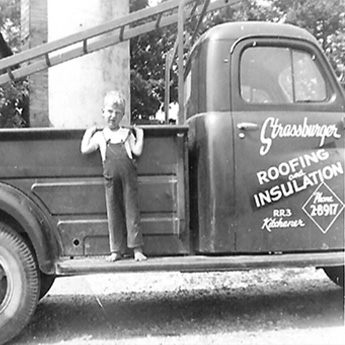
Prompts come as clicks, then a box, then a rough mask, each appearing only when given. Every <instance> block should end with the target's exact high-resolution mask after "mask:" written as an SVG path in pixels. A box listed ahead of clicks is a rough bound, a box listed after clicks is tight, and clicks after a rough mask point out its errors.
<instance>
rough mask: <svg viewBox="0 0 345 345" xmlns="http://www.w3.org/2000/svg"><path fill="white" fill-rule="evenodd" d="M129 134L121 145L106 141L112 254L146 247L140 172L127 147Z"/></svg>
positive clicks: (106, 171) (105, 165) (106, 170)
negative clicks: (141, 226)
mask: <svg viewBox="0 0 345 345" xmlns="http://www.w3.org/2000/svg"><path fill="white" fill-rule="evenodd" d="M103 135H104V133H103ZM129 135H130V132H129V133H128V136H127V138H126V139H125V141H123V142H121V143H118V144H112V143H111V142H110V140H106V144H107V146H106V153H105V161H104V163H103V175H104V178H105V196H106V204H107V214H108V227H109V242H110V251H111V253H114V252H117V253H124V252H125V251H126V248H127V247H128V248H135V247H140V246H142V245H143V237H142V233H141V231H140V228H139V222H140V213H139V207H138V178H137V169H136V166H135V165H134V162H133V160H132V159H130V158H129V157H128V154H127V151H126V148H125V142H126V140H128V138H129ZM104 138H105V137H104ZM126 239H127V241H126Z"/></svg>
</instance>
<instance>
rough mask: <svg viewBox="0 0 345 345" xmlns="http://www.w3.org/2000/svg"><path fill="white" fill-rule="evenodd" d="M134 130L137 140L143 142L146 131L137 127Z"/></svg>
mask: <svg viewBox="0 0 345 345" xmlns="http://www.w3.org/2000/svg"><path fill="white" fill-rule="evenodd" d="M133 130H134V131H135V136H136V138H137V140H141V139H142V138H143V137H144V130H143V129H142V128H139V127H137V126H136V125H134V126H133Z"/></svg>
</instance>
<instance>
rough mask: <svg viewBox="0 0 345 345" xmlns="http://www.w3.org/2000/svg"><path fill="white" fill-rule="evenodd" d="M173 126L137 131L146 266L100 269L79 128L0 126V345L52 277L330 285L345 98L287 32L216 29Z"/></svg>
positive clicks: (91, 183)
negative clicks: (306, 272)
mask: <svg viewBox="0 0 345 345" xmlns="http://www.w3.org/2000/svg"><path fill="white" fill-rule="evenodd" d="M184 77H185V79H184V80H185V83H184V103H183V105H182V106H183V107H182V109H184V110H183V111H184V116H185V117H186V119H187V120H186V122H185V124H181V125H177V126H173V125H162V126H159V125H157V126H143V128H144V132H145V147H144V152H143V154H142V156H141V157H140V158H139V159H138V160H137V164H138V173H139V203H140V210H141V225H142V229H143V233H144V241H145V246H144V250H145V253H146V254H147V255H148V260H147V261H146V262H140V263H136V262H134V261H133V260H132V259H124V260H122V261H120V262H116V263H109V262H107V261H106V260H105V255H107V254H108V253H109V243H108V231H107V218H106V213H105V197H104V186H103V178H102V167H101V160H100V156H99V154H98V153H95V154H92V155H90V156H85V155H82V154H81V153H80V141H81V138H82V135H83V131H82V130H60V129H51V128H47V129H37V128H36V129H34V128H32V129H15V130H9V129H2V130H0V156H1V160H0V180H1V182H0V343H1V344H2V343H4V342H6V341H8V340H9V339H11V338H13V337H14V336H15V335H16V334H18V333H19V332H20V330H21V329H23V327H25V325H26V324H27V323H28V322H29V320H30V318H31V316H32V314H33V313H34V311H35V308H36V305H37V303H38V301H39V299H40V298H42V297H43V296H44V295H45V294H46V293H47V292H48V290H49V288H50V287H51V285H52V284H53V282H54V279H55V278H56V277H59V276H65V275H78V274H91V273H99V272H102V273H104V272H112V273H116V272H143V271H166V270H176V271H182V272H183V271H188V272H191V271H215V270H241V269H255V268H265V267H282V268H283V267H306V266H315V267H320V268H324V270H325V272H326V274H327V275H328V276H329V277H330V278H331V279H332V280H333V281H334V282H335V283H337V284H339V285H341V286H343V284H344V201H345V199H344V169H345V167H344V163H345V134H344V133H345V112H344V109H345V95H344V91H343V90H342V88H341V86H340V85H339V83H338V81H337V78H336V76H335V74H334V73H333V71H332V69H331V67H330V65H329V63H328V62H327V61H326V59H325V56H324V54H323V53H322V51H321V50H320V48H319V46H318V43H317V41H316V39H315V38H314V37H312V35H310V34H309V33H308V32H306V31H305V30H302V29H300V28H297V27H294V26H290V25H282V24H269V23H257V22H246V23H226V24H222V25H219V26H216V27H214V28H212V29H210V30H209V31H208V32H206V33H205V34H204V35H203V36H201V37H200V38H199V39H198V40H197V43H196V44H195V45H194V47H193V49H192V52H191V54H190V58H189V60H188V62H187V64H186V69H185V73H184Z"/></svg>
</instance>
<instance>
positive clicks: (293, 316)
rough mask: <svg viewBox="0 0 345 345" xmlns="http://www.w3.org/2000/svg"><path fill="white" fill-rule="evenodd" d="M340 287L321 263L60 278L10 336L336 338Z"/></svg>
mask: <svg viewBox="0 0 345 345" xmlns="http://www.w3.org/2000/svg"><path fill="white" fill-rule="evenodd" d="M343 339H345V327H344V298H343V291H342V290H341V289H340V288H339V287H337V286H336V285H335V284H333V283H332V282H331V281H330V280H329V279H328V278H327V277H326V275H325V274H324V272H323V271H322V270H315V269H310V268H308V269H286V270H279V269H270V270H256V271H251V272H228V273H220V272H217V273H208V274H205V273H193V274H192V273H190V274H179V273H154V274H151V273H150V274H147V273H145V274H142V273H137V274H118V275H93V276H84V277H78V278H59V279H57V280H56V282H55V284H54V286H53V288H52V289H51V291H50V293H49V294H48V295H47V296H46V297H45V298H44V299H43V300H42V301H41V302H40V303H39V305H38V308H37V312H36V314H35V316H34V318H33V320H32V322H31V323H30V324H29V326H28V327H27V328H26V329H25V330H24V331H23V332H22V333H21V335H20V336H19V337H18V338H16V339H15V340H14V341H13V342H11V343H10V344H12V345H14V344H18V345H33V344H35V345H38V344H52V345H72V344H73V345H110V344H116V345H142V344H145V345H146V344H148V345H158V344H162V345H171V344H179V345H183V344H192V345H194V344H195V345H196V344H197V345H204V344H207V345H208V344H219V345H224V344H235V345H236V344H244V345H247V344H248V345H252V344H265V345H270V344H272V345H273V344H274V345H276V344H278V343H279V344H280V345H287V344H293V345H299V344H303V345H308V344H310V345H311V344H313V345H317V344H320V345H321V344H322V345H325V344H329V345H333V344H343Z"/></svg>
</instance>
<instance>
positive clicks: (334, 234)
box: [185, 22, 345, 254]
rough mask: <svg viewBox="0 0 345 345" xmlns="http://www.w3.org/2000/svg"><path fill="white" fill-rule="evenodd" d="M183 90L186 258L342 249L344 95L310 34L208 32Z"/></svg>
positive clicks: (290, 29)
mask: <svg viewBox="0 0 345 345" xmlns="http://www.w3.org/2000/svg"><path fill="white" fill-rule="evenodd" d="M185 93H186V97H185V107H186V115H187V119H188V120H187V122H188V125H189V147H190V162H191V163H190V189H191V205H192V206H191V207H192V208H193V212H191V229H192V233H193V235H194V238H195V251H196V252H200V253H212V254H215V253H219V254H225V253H228V254H233V253H251V254H253V253H256V254H260V253H291V252H311V251H314V252H315V251H320V252H326V251H338V250H343V248H344V157H345V152H344V147H345V146H344V144H345V142H344V140H345V139H344V127H345V114H344V107H345V98H344V92H343V90H342V89H341V87H340V86H339V84H338V83H337V80H336V77H335V75H334V73H333V71H332V70H331V68H330V66H329V64H328V63H327V61H326V60H325V58H324V56H323V54H321V52H320V50H319V48H318V43H317V41H316V39H315V38H314V37H313V36H312V35H310V34H309V33H307V32H306V31H305V30H302V29H299V28H297V27H294V26H290V25H278V24H272V23H251V22H246V23H226V24H223V25H219V26H217V27H215V28H212V29H211V30H209V31H208V32H207V33H206V34H205V35H204V36H202V37H201V38H200V39H199V41H198V42H197V44H196V45H195V47H194V50H193V51H192V53H191V58H190V61H189V65H188V66H187V71H186V83H185Z"/></svg>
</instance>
